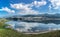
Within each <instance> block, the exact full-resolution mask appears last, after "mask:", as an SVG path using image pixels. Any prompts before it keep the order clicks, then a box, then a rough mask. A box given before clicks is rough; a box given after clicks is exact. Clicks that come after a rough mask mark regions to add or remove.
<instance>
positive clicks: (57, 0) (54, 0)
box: [49, 0, 60, 9]
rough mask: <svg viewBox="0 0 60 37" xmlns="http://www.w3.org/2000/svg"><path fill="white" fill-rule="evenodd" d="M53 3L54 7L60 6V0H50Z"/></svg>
mask: <svg viewBox="0 0 60 37" xmlns="http://www.w3.org/2000/svg"><path fill="white" fill-rule="evenodd" d="M49 1H50V2H51V3H52V6H53V7H54V9H58V8H60V0H49Z"/></svg>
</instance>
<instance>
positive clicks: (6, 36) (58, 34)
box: [0, 20, 60, 37]
mask: <svg viewBox="0 0 60 37" xmlns="http://www.w3.org/2000/svg"><path fill="white" fill-rule="evenodd" d="M4 23H5V21H4V20H2V21H1V22H0V37H60V31H54V32H49V33H44V34H37V35H32V34H31V35H27V34H22V33H19V32H17V31H14V30H12V29H6V28H4V26H5V24H4Z"/></svg>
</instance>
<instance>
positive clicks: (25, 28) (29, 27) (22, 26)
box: [6, 21, 60, 32]
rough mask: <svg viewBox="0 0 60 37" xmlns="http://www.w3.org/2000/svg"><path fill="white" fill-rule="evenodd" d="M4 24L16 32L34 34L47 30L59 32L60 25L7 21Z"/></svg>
mask: <svg viewBox="0 0 60 37" xmlns="http://www.w3.org/2000/svg"><path fill="white" fill-rule="evenodd" d="M6 24H9V25H11V27H12V28H13V29H15V30H17V31H21V32H31V31H33V32H36V31H47V30H60V24H54V23H47V24H45V23H28V22H20V21H9V22H6Z"/></svg>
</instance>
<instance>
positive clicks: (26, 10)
mask: <svg viewBox="0 0 60 37" xmlns="http://www.w3.org/2000/svg"><path fill="white" fill-rule="evenodd" d="M11 7H12V8H15V9H18V10H21V11H20V12H19V13H18V14H22V15H26V14H39V12H38V11H35V10H32V8H31V6H30V4H21V3H20V4H11Z"/></svg>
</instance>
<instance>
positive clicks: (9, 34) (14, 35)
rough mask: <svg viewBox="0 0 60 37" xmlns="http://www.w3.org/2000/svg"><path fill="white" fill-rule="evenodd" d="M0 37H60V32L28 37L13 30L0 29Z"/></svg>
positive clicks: (29, 36) (28, 36)
mask: <svg viewBox="0 0 60 37" xmlns="http://www.w3.org/2000/svg"><path fill="white" fill-rule="evenodd" d="M0 37H60V31H55V32H50V33H44V34H38V35H32V34H31V35H27V34H22V33H18V32H16V31H14V30H11V29H0Z"/></svg>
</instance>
